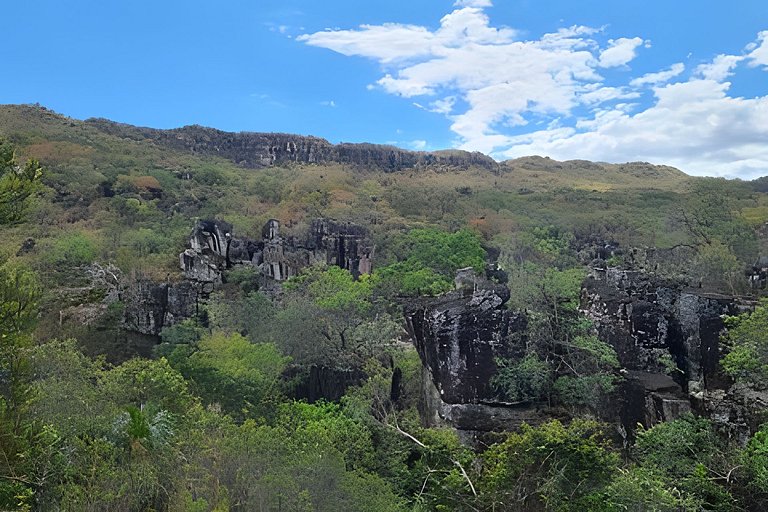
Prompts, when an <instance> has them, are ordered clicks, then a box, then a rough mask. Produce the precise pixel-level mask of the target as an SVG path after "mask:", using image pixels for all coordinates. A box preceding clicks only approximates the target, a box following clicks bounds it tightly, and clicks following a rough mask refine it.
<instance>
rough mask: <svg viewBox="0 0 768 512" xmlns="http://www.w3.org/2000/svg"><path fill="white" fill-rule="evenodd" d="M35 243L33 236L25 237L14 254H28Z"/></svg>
mask: <svg viewBox="0 0 768 512" xmlns="http://www.w3.org/2000/svg"><path fill="white" fill-rule="evenodd" d="M35 244H36V242H35V239H34V238H27V239H26V240H24V241H23V242H22V243H21V247H19V250H18V251H16V256H23V255H24V254H29V253H30V252H32V251H33V250H34V248H35Z"/></svg>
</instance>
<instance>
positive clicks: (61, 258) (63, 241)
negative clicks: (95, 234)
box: [46, 232, 97, 267]
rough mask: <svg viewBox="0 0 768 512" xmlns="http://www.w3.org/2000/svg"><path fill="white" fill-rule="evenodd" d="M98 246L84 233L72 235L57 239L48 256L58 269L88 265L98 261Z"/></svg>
mask: <svg viewBox="0 0 768 512" xmlns="http://www.w3.org/2000/svg"><path fill="white" fill-rule="evenodd" d="M96 252H97V248H96V244H95V243H94V241H93V239H92V238H91V237H89V236H88V235H86V234H84V233H77V232H76V233H70V234H66V235H64V236H62V237H61V238H59V239H57V240H56V241H55V242H54V244H53V247H51V249H50V251H49V252H48V255H47V256H46V258H47V260H48V262H49V263H51V264H52V265H56V266H57V267H77V266H80V265H87V264H88V263H91V262H93V260H94V259H96Z"/></svg>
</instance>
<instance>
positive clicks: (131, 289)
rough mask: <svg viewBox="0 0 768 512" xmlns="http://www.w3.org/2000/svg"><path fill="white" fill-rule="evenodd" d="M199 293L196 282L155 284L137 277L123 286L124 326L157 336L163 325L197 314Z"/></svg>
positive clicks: (169, 324)
mask: <svg viewBox="0 0 768 512" xmlns="http://www.w3.org/2000/svg"><path fill="white" fill-rule="evenodd" d="M200 296H201V293H200V291H199V289H198V288H197V287H196V285H195V283H192V282H188V281H183V282H181V283H175V284H169V283H155V282H152V281H149V280H137V281H135V282H134V283H131V284H130V285H129V286H127V287H126V288H125V290H124V291H123V294H122V297H121V299H122V301H123V305H124V310H123V326H124V327H125V328H126V329H128V330H131V331H134V332H139V333H142V334H150V335H153V336H159V335H160V332H161V331H162V329H163V327H168V326H171V325H173V324H175V323H178V322H179V321H181V320H184V319H187V318H192V317H194V316H195V315H197V312H198V301H199V299H200Z"/></svg>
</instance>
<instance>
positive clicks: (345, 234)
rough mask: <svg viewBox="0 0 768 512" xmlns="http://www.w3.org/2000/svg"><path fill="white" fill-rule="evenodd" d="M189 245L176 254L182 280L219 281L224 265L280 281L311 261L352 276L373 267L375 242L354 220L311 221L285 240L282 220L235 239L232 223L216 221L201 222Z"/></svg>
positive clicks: (273, 221)
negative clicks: (250, 269)
mask: <svg viewBox="0 0 768 512" xmlns="http://www.w3.org/2000/svg"><path fill="white" fill-rule="evenodd" d="M188 246H189V247H188V248H187V249H186V250H185V251H184V252H182V253H181V254H180V255H179V264H180V265H181V270H182V271H184V276H185V277H186V279H188V280H190V281H194V282H198V283H219V282H221V275H222V272H223V271H224V270H225V269H228V268H232V267H234V266H237V265H244V266H250V267H253V268H254V269H256V270H258V271H259V272H260V273H261V274H262V275H263V276H264V277H266V278H269V279H272V280H275V281H283V280H285V279H288V278H289V277H291V276H294V275H296V274H297V273H299V272H300V271H301V270H302V269H303V268H306V267H308V266H310V265H312V264H315V263H320V262H323V263H326V264H327V265H334V266H337V267H341V268H344V269H346V270H348V271H349V272H350V273H351V274H352V275H353V276H355V277H359V276H360V275H361V274H366V273H370V272H371V271H372V269H373V264H372V259H373V253H374V246H373V242H372V241H371V239H370V236H369V234H368V231H367V230H366V229H365V228H363V227H361V226H357V225H355V224H350V223H341V222H336V221H333V220H330V219H314V220H313V221H312V224H311V225H310V227H309V231H308V232H307V234H306V236H304V237H302V238H294V237H290V238H284V237H283V236H281V234H280V223H279V222H278V221H277V220H274V219H272V220H270V221H268V222H267V223H266V224H265V225H264V228H263V229H262V237H261V239H260V240H252V239H249V238H239V237H235V236H233V234H232V226H231V225H230V224H229V223H227V222H224V221H220V220H204V221H199V222H198V223H197V225H195V228H194V229H193V230H192V234H191V235H190V237H189V243H188Z"/></svg>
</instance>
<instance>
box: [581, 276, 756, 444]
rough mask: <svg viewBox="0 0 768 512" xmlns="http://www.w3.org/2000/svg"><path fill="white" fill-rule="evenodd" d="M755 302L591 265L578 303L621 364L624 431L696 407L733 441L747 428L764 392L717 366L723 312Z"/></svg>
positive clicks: (735, 311) (750, 429) (737, 310)
mask: <svg viewBox="0 0 768 512" xmlns="http://www.w3.org/2000/svg"><path fill="white" fill-rule="evenodd" d="M753 306H754V304H753V303H752V302H750V301H747V300H744V299H740V298H737V297H733V296H727V295H717V294H710V293H703V292H702V291H701V290H699V289H691V288H686V287H684V286H683V284H681V283H680V282H676V281H672V280H667V279H661V278H658V277H655V276H653V275H652V274H648V273H644V272H640V271H634V270H622V269H616V268H608V269H593V271H592V275H591V276H590V277H589V278H587V280H586V281H585V283H584V287H583V289H582V309H583V311H584V312H585V314H586V315H587V316H588V317H589V318H591V319H592V321H593V322H594V325H595V327H596V329H597V331H598V334H599V336H600V338H601V339H603V340H605V341H607V342H608V343H610V344H611V345H612V346H613V347H614V348H615V349H616V352H617V354H618V356H619V361H620V363H621V365H622V366H623V367H624V368H625V369H626V370H627V375H626V376H627V379H626V382H625V383H624V385H623V388H622V391H621V393H620V394H621V401H622V403H621V411H620V413H619V414H620V416H621V419H622V423H623V424H624V425H625V426H626V427H627V429H631V428H632V427H633V426H634V425H636V424H637V423H642V424H644V425H652V424H654V423H656V422H659V421H669V420H672V419H675V418H677V417H678V416H679V415H680V414H681V413H684V412H688V411H691V410H694V411H697V412H699V413H702V414H705V415H706V416H708V417H710V418H711V419H713V420H714V421H715V422H716V423H720V424H721V425H722V426H723V428H724V429H726V430H728V431H729V433H730V434H731V435H733V436H734V437H737V438H739V439H743V438H745V436H746V435H748V434H749V433H750V432H753V431H754V430H753V429H754V428H755V427H756V426H757V423H758V421H757V420H756V419H755V418H756V417H757V416H756V414H757V411H758V410H759V409H760V408H761V407H762V406H758V405H759V404H761V403H762V404H763V405H764V404H765V403H768V395H766V394H764V393H758V392H755V391H748V390H745V389H742V388H741V387H739V386H732V382H731V381H730V380H729V379H728V378H727V376H725V375H724V373H723V371H722V368H721V366H720V359H721V358H722V356H723V348H722V347H721V346H720V335H721V334H722V332H723V330H724V328H725V326H724V321H723V317H724V315H735V314H739V313H742V312H744V311H747V310H749V309H751V308H752V307H753ZM670 366H672V368H670ZM670 370H671V377H668V376H666V375H665V373H668V372H670ZM673 378H674V380H673ZM756 393H757V395H759V396H756V395H755V394H756Z"/></svg>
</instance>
